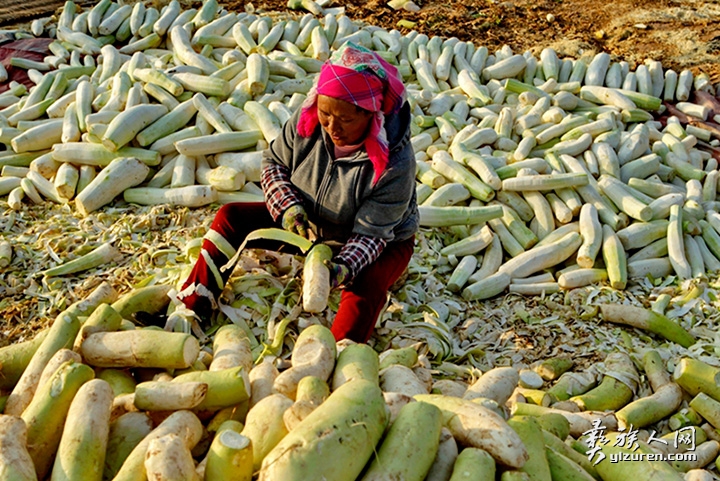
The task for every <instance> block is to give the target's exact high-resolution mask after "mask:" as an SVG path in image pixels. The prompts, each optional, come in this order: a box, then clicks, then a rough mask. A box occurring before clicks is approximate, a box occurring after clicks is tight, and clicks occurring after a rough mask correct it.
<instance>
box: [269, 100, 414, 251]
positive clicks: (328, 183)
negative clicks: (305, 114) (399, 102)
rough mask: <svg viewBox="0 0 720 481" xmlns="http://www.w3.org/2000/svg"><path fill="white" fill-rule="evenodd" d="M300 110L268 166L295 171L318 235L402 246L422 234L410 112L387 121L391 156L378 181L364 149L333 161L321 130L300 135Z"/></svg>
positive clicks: (276, 145) (298, 188) (329, 144)
mask: <svg viewBox="0 0 720 481" xmlns="http://www.w3.org/2000/svg"><path fill="white" fill-rule="evenodd" d="M299 114H300V109H298V111H297V112H296V113H295V114H294V115H293V116H292V118H291V119H290V120H288V121H287V123H286V124H285V126H284V128H283V132H282V134H281V135H280V136H278V137H277V138H276V139H275V140H274V141H273V142H272V143H271V144H270V148H269V149H266V150H265V154H264V156H263V166H265V165H266V164H268V163H275V164H279V165H282V166H285V167H287V168H288V169H289V171H290V181H291V183H292V184H293V186H294V188H295V190H296V192H297V193H298V194H299V195H300V196H301V197H302V198H303V206H304V207H305V209H306V211H307V213H308V217H309V220H310V222H311V223H313V224H314V225H315V227H316V232H317V233H318V235H319V236H320V237H321V238H323V239H327V240H335V241H338V242H345V241H346V240H347V239H348V238H349V237H350V236H351V235H353V234H361V235H366V236H371V237H378V238H381V239H385V240H386V241H388V242H391V241H403V240H407V239H409V238H410V237H412V236H413V235H414V234H415V232H417V229H418V221H419V214H418V210H417V198H416V196H415V168H416V165H415V155H414V152H413V148H412V145H411V143H410V121H411V115H410V107H409V105H408V104H407V102H406V103H405V104H404V105H403V106H402V108H401V109H400V111H399V112H398V113H397V114H395V115H393V116H388V117H386V119H385V131H386V133H387V139H388V144H389V148H390V155H389V159H388V164H387V168H386V169H385V171H384V172H383V173H382V174H381V176H380V178H379V179H378V181H377V183H375V184H374V185H373V177H374V175H375V173H374V170H373V166H372V163H371V162H370V159H369V157H368V155H367V153H366V152H365V149H364V148H361V149H360V150H359V151H357V152H355V153H354V154H352V155H350V156H349V157H346V158H341V159H333V155H332V152H333V151H334V145H333V143H332V140H331V139H330V138H329V136H328V135H327V134H326V133H325V132H324V131H323V129H322V127H321V126H320V125H318V127H317V128H316V129H315V132H314V133H313V134H312V135H311V136H310V137H301V136H300V135H298V133H297V122H298V118H299Z"/></svg>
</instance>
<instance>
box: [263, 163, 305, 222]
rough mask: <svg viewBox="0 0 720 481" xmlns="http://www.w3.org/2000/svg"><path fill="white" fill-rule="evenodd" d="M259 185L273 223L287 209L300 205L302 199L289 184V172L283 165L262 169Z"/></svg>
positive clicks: (271, 165) (269, 165) (272, 165)
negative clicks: (263, 193)
mask: <svg viewBox="0 0 720 481" xmlns="http://www.w3.org/2000/svg"><path fill="white" fill-rule="evenodd" d="M260 185H261V186H262V190H263V192H265V204H267V207H268V210H269V211H270V215H271V216H272V218H273V219H274V220H275V221H277V220H278V218H279V217H280V216H281V215H282V213H283V212H285V210H287V208H288V207H290V206H293V205H295V204H302V197H301V196H300V194H298V193H297V191H296V190H295V189H294V187H293V185H292V183H291V182H290V171H289V170H288V168H287V167H285V166H283V165H279V164H268V165H266V166H265V167H263V170H262V176H261V178H260Z"/></svg>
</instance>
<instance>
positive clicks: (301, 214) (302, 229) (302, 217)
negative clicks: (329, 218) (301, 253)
mask: <svg viewBox="0 0 720 481" xmlns="http://www.w3.org/2000/svg"><path fill="white" fill-rule="evenodd" d="M282 226H283V229H285V230H286V231H289V232H292V233H293V234H297V235H299V236H302V237H304V238H306V239H307V237H308V217H307V212H305V209H304V208H303V206H301V205H299V204H295V205H292V206H290V207H288V208H287V210H286V211H285V212H284V213H283V215H282Z"/></svg>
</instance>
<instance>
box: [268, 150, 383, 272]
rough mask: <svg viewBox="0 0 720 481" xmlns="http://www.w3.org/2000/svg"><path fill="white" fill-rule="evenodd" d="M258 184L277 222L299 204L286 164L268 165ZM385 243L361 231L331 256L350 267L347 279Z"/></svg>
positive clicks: (364, 264) (378, 251)
mask: <svg viewBox="0 0 720 481" xmlns="http://www.w3.org/2000/svg"><path fill="white" fill-rule="evenodd" d="M260 184H261V186H262V189H263V191H264V192H265V204H266V205H267V207H268V211H270V215H271V216H272V218H273V219H274V220H275V221H277V220H278V219H280V217H281V216H282V214H283V212H285V211H286V210H287V209H288V208H289V207H291V206H293V205H295V204H301V205H302V196H301V195H300V194H298V193H297V192H296V191H295V189H294V188H293V185H292V182H291V181H290V172H289V170H288V169H287V167H284V166H282V165H278V164H272V165H269V166H267V167H265V168H263V171H262V177H261V179H260ZM386 245H387V241H386V240H385V239H380V238H379V237H371V236H367V235H362V234H354V235H352V236H351V237H350V238H349V239H348V240H347V242H346V243H345V245H343V247H342V248H341V249H340V252H339V253H338V255H337V256H336V257H335V261H336V262H342V263H343V264H345V265H346V266H348V268H349V269H350V276H351V279H352V278H355V276H357V275H358V273H359V272H360V271H361V270H362V269H363V268H365V267H366V266H368V265H370V264H372V263H373V262H374V261H375V259H377V258H378V257H379V256H380V254H381V253H382V251H383V249H384V248H385V246H386Z"/></svg>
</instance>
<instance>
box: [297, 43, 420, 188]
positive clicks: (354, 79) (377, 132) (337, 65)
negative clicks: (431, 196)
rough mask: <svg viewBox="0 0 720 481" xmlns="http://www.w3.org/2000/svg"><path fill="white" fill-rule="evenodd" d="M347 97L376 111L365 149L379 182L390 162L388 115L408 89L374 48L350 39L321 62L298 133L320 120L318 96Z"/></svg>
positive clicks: (306, 133)
mask: <svg viewBox="0 0 720 481" xmlns="http://www.w3.org/2000/svg"><path fill="white" fill-rule="evenodd" d="M318 95H326V96H328V97H332V98H336V99H340V100H344V101H346V102H349V103H351V104H355V105H357V106H358V107H360V108H363V109H365V110H368V111H370V112H374V113H375V115H374V117H373V119H372V121H371V124H370V131H369V132H368V135H367V137H366V138H365V142H364V143H365V150H366V151H367V153H368V157H370V162H372V165H373V170H374V171H375V176H374V179H373V182H377V181H378V179H379V178H380V175H381V174H382V173H383V171H384V170H385V167H386V166H387V163H388V155H389V152H390V150H389V147H388V140H387V134H386V132H385V116H386V115H392V114H395V113H397V112H398V111H399V110H400V107H402V105H403V103H404V102H405V97H406V92H405V86H404V85H403V83H402V79H401V78H400V74H399V73H398V70H397V68H395V67H394V66H392V65H390V64H389V63H388V62H386V61H385V60H384V59H383V58H382V57H380V56H379V55H377V54H376V53H375V52H373V51H371V50H368V49H366V48H365V47H361V46H359V45H355V44H353V43H352V42H347V43H346V44H344V45H343V46H342V47H340V48H339V49H338V50H337V51H336V52H335V53H334V54H333V55H332V57H331V58H330V60H328V61H327V62H325V64H324V65H323V66H322V69H321V70H320V74H319V75H318V79H317V83H316V84H315V85H314V86H313V88H312V89H311V90H310V92H308V96H307V99H306V100H305V102H304V103H303V105H302V107H301V112H300V119H299V121H298V126H297V127H298V134H300V135H301V136H302V137H309V136H311V135H312V134H313V132H314V131H315V129H316V128H317V125H318V123H319V121H318V113H317V96H318Z"/></svg>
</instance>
